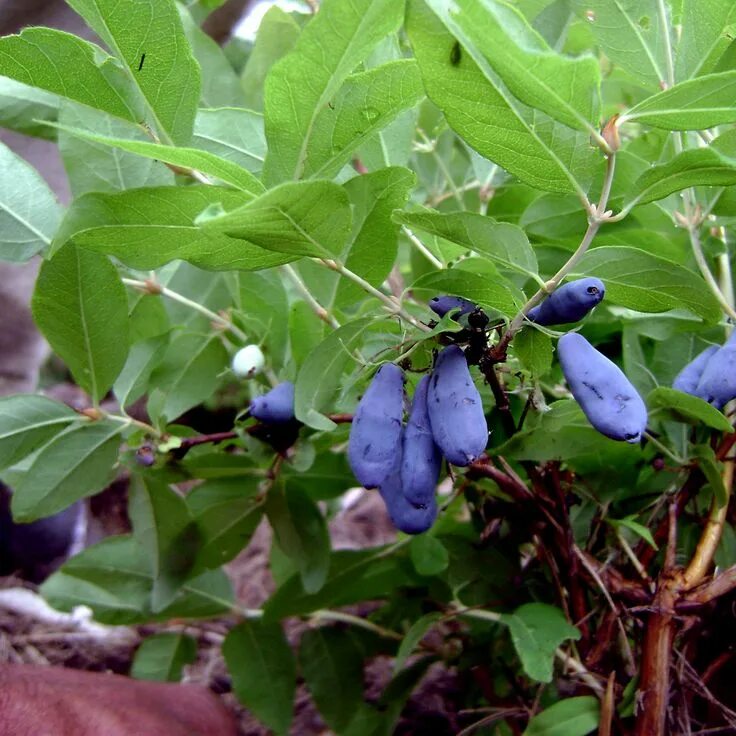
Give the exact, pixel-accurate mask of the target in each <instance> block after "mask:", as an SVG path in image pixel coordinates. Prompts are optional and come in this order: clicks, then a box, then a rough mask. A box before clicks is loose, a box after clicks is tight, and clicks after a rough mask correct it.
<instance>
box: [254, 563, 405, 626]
mask: <svg viewBox="0 0 736 736" xmlns="http://www.w3.org/2000/svg"><path fill="white" fill-rule="evenodd" d="M407 567H409V569H408V570H407ZM412 582H416V579H415V578H414V577H412V574H411V566H407V565H405V564H402V561H401V560H398V559H396V558H395V557H381V556H379V555H378V554H376V550H375V549H370V550H363V551H354V550H341V551H338V552H334V553H333V555H332V560H331V562H330V573H329V575H328V578H327V582H326V583H325V585H324V586H323V587H322V589H321V590H320V591H319V592H318V593H314V594H309V593H305V592H304V589H303V587H302V583H301V578H300V576H299V575H294V576H293V577H291V578H289V580H287V581H286V582H285V583H283V584H282V585H281V586H280V587H279V589H278V590H277V591H276V592H275V593H274V594H273V595H272V596H271V598H269V600H268V601H267V603H266V605H265V607H264V617H265V618H266V619H267V620H277V619H281V618H286V617H287V616H298V615H301V614H304V613H312V612H313V611H317V610H319V609H320V608H337V607H340V606H347V605H350V604H351V603H357V602H358V601H366V600H372V599H374V598H376V599H378V598H386V597H387V596H388V595H389V593H390V592H391V591H392V590H395V589H396V588H398V587H400V586H403V585H410V584H411V583H412Z"/></svg>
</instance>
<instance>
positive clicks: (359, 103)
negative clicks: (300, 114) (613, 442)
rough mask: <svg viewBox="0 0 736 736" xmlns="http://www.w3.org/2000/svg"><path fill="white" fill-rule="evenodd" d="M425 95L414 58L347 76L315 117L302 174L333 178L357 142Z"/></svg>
mask: <svg viewBox="0 0 736 736" xmlns="http://www.w3.org/2000/svg"><path fill="white" fill-rule="evenodd" d="M423 97H424V88H423V87H422V80H421V76H420V74H419V67H418V65H417V63H416V61H415V60H414V59H402V60H400V61H393V62H389V63H388V64H383V65H382V66H379V67H376V68H375V69H370V70H368V71H366V72H360V73H359V74H353V75H351V76H350V77H348V78H347V80H346V81H345V84H344V85H343V86H342V88H341V89H340V91H339V92H338V94H337V95H336V96H335V100H334V102H333V103H331V104H330V105H327V106H325V108H324V109H323V110H322V112H321V113H320V114H319V115H318V116H317V120H316V121H315V124H314V132H313V135H312V137H311V139H310V141H309V145H308V146H307V151H306V155H305V159H304V176H305V177H311V178H316V177H323V178H326V177H331V176H334V175H335V174H337V172H338V171H339V170H340V169H341V168H342V167H343V166H344V165H345V164H346V163H347V162H348V161H349V159H350V156H351V155H352V154H353V153H354V151H355V150H356V149H357V148H358V147H359V146H361V145H363V144H364V143H366V142H367V141H368V140H369V139H370V138H371V136H372V135H374V134H375V133H376V132H377V131H379V130H382V129H383V128H385V127H386V126H387V125H388V124H389V123H391V122H392V121H393V120H395V119H396V117H397V116H398V115H399V114H400V113H402V112H404V111H405V110H409V109H411V108H413V107H415V106H416V105H417V104H418V103H419V101H420V100H421V99H422V98H423Z"/></svg>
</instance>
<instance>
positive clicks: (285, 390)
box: [249, 381, 294, 424]
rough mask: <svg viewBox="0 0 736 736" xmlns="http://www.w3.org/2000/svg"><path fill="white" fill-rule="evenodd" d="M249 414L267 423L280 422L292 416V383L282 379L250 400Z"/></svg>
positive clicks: (288, 419) (286, 420)
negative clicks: (281, 381) (261, 394)
mask: <svg viewBox="0 0 736 736" xmlns="http://www.w3.org/2000/svg"><path fill="white" fill-rule="evenodd" d="M249 411H250V414H251V416H253V417H255V418H256V419H259V420H260V421H262V422H266V423H268V424H281V423H283V422H288V421H290V420H291V419H293V418H294V384H293V383H291V381H284V382H283V383H280V384H279V385H278V386H276V387H275V388H272V389H271V390H270V391H269V392H268V393H265V394H263V396H256V398H255V399H253V400H252V401H251V402H250V407H249Z"/></svg>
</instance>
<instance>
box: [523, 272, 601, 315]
mask: <svg viewBox="0 0 736 736" xmlns="http://www.w3.org/2000/svg"><path fill="white" fill-rule="evenodd" d="M605 293H606V287H605V286H604V285H603V282H602V281H601V280H600V279H596V278H587V279H580V280H579V281H570V282H569V283H567V284H564V285H563V286H560V287H559V288H558V289H555V291H553V292H552V294H550V295H549V296H548V297H547V298H546V299H545V300H544V301H543V302H542V303H541V304H540V305H539V306H537V307H534V308H533V309H530V310H529V314H527V317H528V318H529V319H530V320H531V321H532V322H536V323H537V324H538V325H563V324H568V323H570V322H577V321H578V320H581V319H582V318H583V317H585V315H586V314H588V312H590V310H591V309H593V307H595V306H596V305H597V304H599V303H600V302H601V300H602V299H603V297H604V296H605Z"/></svg>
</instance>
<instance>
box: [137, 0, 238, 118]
mask: <svg viewBox="0 0 736 736" xmlns="http://www.w3.org/2000/svg"><path fill="white" fill-rule="evenodd" d="M176 9H177V10H178V11H179V19H180V20H181V24H182V28H183V30H184V34H185V35H186V38H187V41H189V45H190V46H191V48H192V54H193V55H194V58H195V59H196V60H197V63H198V64H199V67H200V70H201V72H202V89H201V91H200V95H199V104H200V105H201V106H202V107H220V106H222V107H225V106H227V105H238V104H240V103H241V102H243V90H242V88H241V86H240V79H239V78H238V75H237V74H236V73H235V70H234V69H233V67H232V65H231V64H230V62H229V61H228V59H227V56H225V53H224V52H223V50H222V47H221V46H220V44H218V43H217V41H215V40H214V39H213V38H211V37H210V36H209V35H207V33H205V32H204V31H203V30H202V29H201V28H200V27H199V26H198V25H197V23H195V21H194V19H193V18H192V15H191V8H190V7H189V3H187V7H184V5H183V4H181V3H178V2H177V3H176ZM145 61H146V62H148V57H147V56H146V59H145Z"/></svg>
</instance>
